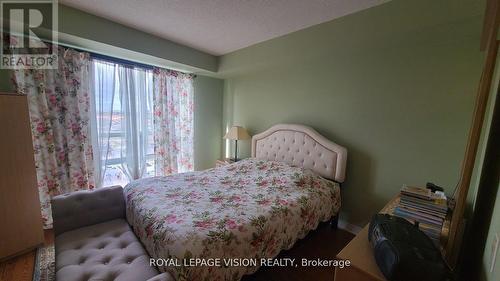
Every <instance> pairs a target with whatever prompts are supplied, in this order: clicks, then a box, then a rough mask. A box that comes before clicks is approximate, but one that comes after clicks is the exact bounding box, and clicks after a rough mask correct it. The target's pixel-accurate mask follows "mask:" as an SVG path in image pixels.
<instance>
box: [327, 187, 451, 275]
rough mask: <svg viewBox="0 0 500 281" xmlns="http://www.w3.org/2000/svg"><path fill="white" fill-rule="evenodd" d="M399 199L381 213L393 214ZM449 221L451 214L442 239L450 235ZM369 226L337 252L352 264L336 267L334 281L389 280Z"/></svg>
mask: <svg viewBox="0 0 500 281" xmlns="http://www.w3.org/2000/svg"><path fill="white" fill-rule="evenodd" d="M399 199H400V197H399V195H397V196H396V197H394V198H393V199H392V200H391V201H389V203H387V205H385V207H384V208H383V209H382V210H380V212H379V213H381V214H392V213H393V211H394V209H395V208H396V206H397V205H398V204H399ZM449 223H450V216H448V217H447V218H446V220H445V222H444V224H443V229H442V230H441V236H442V239H447V238H446V237H448V231H449ZM368 227H369V224H367V225H366V226H365V227H364V228H363V229H362V230H361V231H360V232H359V233H358V235H356V237H354V238H353V239H352V240H351V242H349V244H347V246H345V247H344V249H342V251H340V253H338V254H337V259H342V260H350V261H351V266H349V267H344V268H342V269H341V268H338V267H336V268H335V279H334V281H350V280H356V281H387V279H386V278H385V277H384V275H383V274H382V272H381V271H380V269H379V268H378V266H377V263H376V262H375V258H374V257H373V250H372V247H371V245H370V243H369V242H368ZM443 237H444V238H443Z"/></svg>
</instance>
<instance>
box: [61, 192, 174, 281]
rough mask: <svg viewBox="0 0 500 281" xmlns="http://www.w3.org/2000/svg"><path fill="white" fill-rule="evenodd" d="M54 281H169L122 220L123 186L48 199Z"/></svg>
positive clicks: (123, 204)
mask: <svg viewBox="0 0 500 281" xmlns="http://www.w3.org/2000/svg"><path fill="white" fill-rule="evenodd" d="M52 216H53V220H54V234H55V236H56V237H55V256H56V280H57V281H86V280H93V281H108V280H117V281H129V280H130V281H141V280H144V281H146V280H147V281H172V280H174V279H173V278H172V277H171V275H170V274H169V273H162V274H159V272H158V270H157V269H156V268H154V267H151V266H150V265H149V256H148V254H147V253H146V251H145V250H144V248H143V247H142V244H141V243H140V242H139V240H138V239H137V237H136V236H135V234H134V233H133V231H132V229H131V228H130V226H129V224H128V223H127V221H126V219H125V200H124V198H123V190H122V187H121V186H114V187H107V188H100V189H96V190H93V191H78V192H73V193H69V194H64V195H60V196H56V197H54V198H53V199H52Z"/></svg>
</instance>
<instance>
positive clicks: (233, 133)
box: [224, 126, 250, 140]
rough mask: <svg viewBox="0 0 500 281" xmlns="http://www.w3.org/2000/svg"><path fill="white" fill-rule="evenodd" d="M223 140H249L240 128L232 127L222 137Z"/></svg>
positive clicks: (248, 136)
mask: <svg viewBox="0 0 500 281" xmlns="http://www.w3.org/2000/svg"><path fill="white" fill-rule="evenodd" d="M224 138H225V139H229V140H247V139H249V138H250V135H249V134H248V132H247V130H245V128H243V127H240V126H232V127H231V129H229V131H228V132H227V134H226V135H225V136H224Z"/></svg>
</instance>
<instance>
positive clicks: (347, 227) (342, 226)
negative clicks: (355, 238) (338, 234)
mask: <svg viewBox="0 0 500 281" xmlns="http://www.w3.org/2000/svg"><path fill="white" fill-rule="evenodd" d="M339 228H340V229H342V230H345V231H347V232H350V233H352V234H354V235H357V234H358V233H359V232H360V231H361V229H362V228H361V227H359V226H357V225H354V224H350V223H348V222H346V221H344V220H341V219H339Z"/></svg>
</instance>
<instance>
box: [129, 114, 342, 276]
mask: <svg viewBox="0 0 500 281" xmlns="http://www.w3.org/2000/svg"><path fill="white" fill-rule="evenodd" d="M346 157H347V151H346V149H345V148H343V147H341V146H339V145H337V144H335V143H333V142H331V141H329V140H328V139H326V138H324V137H323V136H321V135H320V134H319V133H317V132H316V131H315V130H313V129H311V128H309V127H306V126H301V125H292V124H279V125H275V126H273V127H271V128H270V129H268V130H266V131H264V132H263V133H260V134H257V135H255V136H254V137H253V138H252V157H251V158H249V159H245V160H241V161H239V162H236V163H233V164H230V165H225V166H222V167H217V168H213V169H209V170H205V171H199V172H190V173H183V174H176V175H171V176H167V177H154V178H147V179H141V180H137V181H134V182H131V183H130V184H128V185H127V186H126V187H125V188H124V191H125V196H126V204H127V219H128V221H129V223H130V224H131V225H132V227H133V229H134V232H135V233H136V235H137V236H138V237H139V239H140V240H141V242H142V243H143V244H144V246H145V247H146V249H147V251H148V252H149V254H150V256H152V257H153V258H155V259H163V260H162V263H161V265H162V266H159V269H160V270H161V271H168V272H170V273H171V274H172V276H174V277H175V278H176V280H178V281H184V280H189V281H198V280H200V281H201V280H227V281H233V280H234V281H236V280H240V279H241V277H242V276H243V275H245V274H251V273H253V272H255V271H256V270H257V269H258V267H259V264H257V265H252V264H251V265H250V266H236V265H237V264H233V265H232V266H229V265H228V264H226V263H227V262H228V261H229V259H234V260H231V261H240V262H241V261H244V260H239V259H241V258H245V259H254V260H260V259H261V258H273V257H276V256H277V255H278V253H279V252H280V251H281V250H284V249H289V248H291V247H292V246H293V244H294V243H295V242H296V241H297V240H298V239H301V238H303V237H305V236H306V235H307V233H308V232H309V231H310V230H313V229H315V228H316V227H317V226H318V224H319V223H320V222H322V221H328V220H330V219H331V218H332V217H334V216H336V215H337V214H338V211H339V208H340V191H339V183H341V182H343V181H344V176H345V165H346ZM217 260H218V261H219V263H218V264H217V263H216V262H217ZM193 261H195V263H193ZM194 265H196V266H194Z"/></svg>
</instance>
